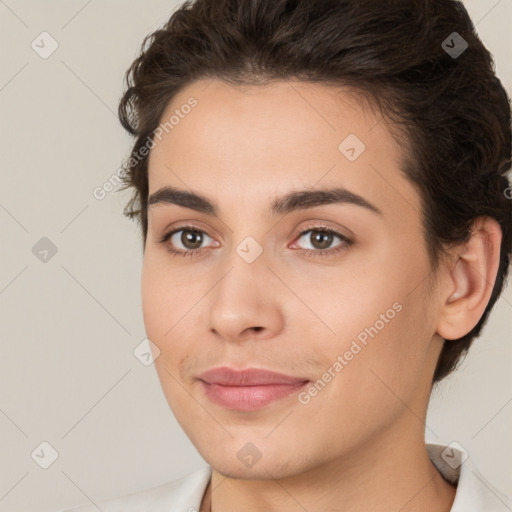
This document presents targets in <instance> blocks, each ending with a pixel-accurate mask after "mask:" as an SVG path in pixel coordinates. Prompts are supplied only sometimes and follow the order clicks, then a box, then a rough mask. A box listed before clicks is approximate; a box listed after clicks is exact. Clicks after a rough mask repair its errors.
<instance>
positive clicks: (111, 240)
mask: <svg viewBox="0 0 512 512" xmlns="http://www.w3.org/2000/svg"><path fill="white" fill-rule="evenodd" d="M466 4H467V7H468V9H469V11H470V14H471V16H472V18H473V20H474V21H475V23H476V24H477V29H478V31H479V33H480V35H481V37H482V39H483V41H484V43H485V44H486V46H487V47H488V48H489V49H490V50H491V52H492V53H493V54H494V55H495V58H496V65H497V72H498V75H499V76H500V78H501V79H502V81H503V82H504V84H505V85H506V86H507V88H508V91H509V94H511V93H512V67H511V63H512V58H511V57H512V55H511V52H510V49H509V48H510V43H511V41H510V35H509V34H510V32H511V19H512V0H501V1H496V0H493V1H488V0H485V1H484V0H472V1H468V2H466ZM176 5H177V2H174V1H164V0H151V1H144V2H142V1H139V2H133V1H132V2H127V1H122V0H116V1H114V0H108V1H107V0H89V1H86V0H85V1H80V2H78V1H70V0H66V1H64V0H61V1H56V0H51V1H45V2H37V1H35V0H33V1H23V0H17V1H15V0H5V1H2V0H0V47H1V48H2V65H1V67H0V109H1V110H0V119H1V124H0V129H1V133H0V140H1V141H2V171H1V187H0V221H1V237H2V251H1V258H2V259H1V267H0V311H1V315H2V321H1V325H2V331H1V358H0V378H1V386H0V432H1V435H0V511H10V512H11V511H35V510H38V511H49V510H56V509H60V508H64V507H66V506H71V505H77V504H80V503H89V502H90V501H93V502H98V501H101V500H103V499H106V498H109V497H113V496H118V495H121V494H125V493H128V492H134V491H136V490H139V489H144V488H148V487H152V486H155V485H159V484H161V483H164V482H166V481H169V480H172V479H175V478H177V477H179V476H182V475H184V474H186V473H188V472H190V471H192V470H194V469H195V468H198V467H200V466H201V465H203V464H204V461H202V459H201V458H200V457H199V455H198V454H197V452H196V451H195V449H194V448H193V446H192V445H191V443H190V442H189V441H188V439H187V438H186V436H185V435H184V434H183V432H182V431H181V429H180V427H179V425H178V424H177V422H176V421H175V419H174V417H173V415H172V413H171V412H170V410H169V408H168V406H167V403H166V401H165V399H164V396H163V394H162V392H161V389H160V385H159V382H158V379H157V377H156V373H155V371H154V368H153V367H152V366H149V367H146V366H144V365H143V364H141V362H140V361H139V360H138V359H137V358H136V357H135V356H134V355H133V350H134V349H135V347H137V345H139V343H140V342H141V341H142V340H143V339H144V338H145V332H144V325H143V319H142V312H141V303H140V268H141V261H142V252H141V243H140V240H139V232H138V228H137V226H136V224H135V223H131V222H130V221H128V220H127V219H125V218H124V217H123V216H122V207H123V206H124V204H125V201H126V199H127V197H128V195H127V193H126V192H125V193H123V194H119V193H113V192H112V193H109V194H107V196H106V197H105V199H103V200H97V199H95V198H94V197H93V194H92V191H93V189H94V188H95V187H98V186H102V185H103V184H104V183H105V182H106V181H107V180H108V179H109V178H110V177H111V176H112V174H114V173H115V171H116V170H117V169H118V167H119V165H120V164H121V161H122V159H123V158H125V157H126V156H127V154H128V150H129V147H130V143H131V140H130V139H129V137H128V136H127V135H126V134H125V133H124V131H123V130H122V128H121V126H120V125H119V123H118V121H117V118H116V114H115V113H116V109H117V102H118V99H119V96H120V94H121V91H122V87H123V74H124V72H125V70H126V68H127V67H128V66H129V64H130V63H131V62H132V60H133V59H134V58H135V56H136V54H137V52H138V49H139V46H140V44H141V42H142V39H143V37H144V35H146V34H147V33H149V32H150V31H153V30H155V29H156V28H157V27H158V26H159V25H160V24H162V23H163V22H164V21H165V20H166V19H167V18H168V17H169V15H170V13H171V11H172V10H173V9H174V7H175V6H176ZM43 31H47V32H49V33H50V34H51V36H52V37H53V38H54V39H55V40H56V41H57V42H58V45H59V46H58V49H57V50H56V51H55V52H54V53H53V54H52V55H51V56H50V57H48V58H47V59H43V58H41V57H40V56H39V55H38V54H37V53H36V52H35V51H34V50H33V49H32V48H31V42H32V41H33V40H35V39H36V38H37V37H38V36H39V34H40V33H41V32H43ZM38 40H39V39H36V42H37V41H38ZM46 41H47V44H46V45H45V48H46V49H48V48H49V47H50V46H49V40H48V39H47V40H46ZM42 237H48V238H49V239H50V240H51V241H52V242H53V244H54V245H55V246H56V247H57V250H58V252H57V253H56V254H55V255H54V256H53V257H52V258H51V259H49V261H47V262H46V263H43V262H41V261H40V260H39V259H37V258H36V257H35V255H34V254H33V253H32V247H33V246H34V245H35V244H36V243H37V242H38V241H39V240H40V239H41V238H42ZM511 332H512V290H511V288H510V287H509V288H508V290H507V292H506V293H505V296H504V297H502V298H501V299H500V301H499V303H498V304H497V306H496V308H495V311H494V313H493V315H492V317H491V321H490V323H489V324H488V326H487V328H486V330H485V333H484V335H483V336H482V337H481V339H480V340H478V341H477V343H476V344H475V346H474V347H473V348H472V350H471V353H470V355H469V357H468V358H467V360H466V361H465V363H464V365H463V367H462V368H461V370H460V371H459V373H458V374H457V375H456V376H454V377H452V378H450V379H449V380H448V381H447V382H446V383H445V384H444V385H443V386H442V388H441V389H440V390H439V391H438V392H436V393H435V395H434V397H433V399H432V403H431V408H430V411H429V416H428V422H427V426H428V430H427V440H428V441H429V442H437V443H441V444H448V443H450V442H452V441H457V442H458V443H460V444H461V445H462V446H463V447H464V448H465V449H466V450H467V451H468V452H469V454H470V457H471V458H472V460H473V462H474V463H475V464H476V465H477V467H478V468H479V469H480V471H481V472H482V473H483V474H484V475H485V476H486V477H487V478H488V479H489V480H490V481H491V482H492V483H493V484H494V485H495V486H497V487H498V488H500V489H501V490H504V491H507V492H508V493H512V492H511V489H512V462H511V453H512V438H511V436H510V432H511V431H512V379H511V375H510V373H511V372H510V368H511V363H512V343H511V339H510V338H511ZM43 441H47V442H48V443H50V445H52V446H53V447H54V449H55V450H56V451H57V452H58V458H57V460H56V461H55V462H54V463H53V464H52V465H51V466H50V467H49V468H48V469H42V468H41V467H40V466H39V465H38V464H36V462H35V461H34V460H33V458H32V457H31V454H32V452H33V451H34V450H35V449H36V448H37V447H38V446H39V445H40V443H41V442H43ZM45 453H46V454H48V453H49V451H48V450H47V451H46V452H45ZM45 456H46V455H45ZM34 457H35V458H37V457H36V456H34ZM40 460H42V459H41V457H40Z"/></svg>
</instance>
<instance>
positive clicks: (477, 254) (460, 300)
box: [436, 217, 502, 340]
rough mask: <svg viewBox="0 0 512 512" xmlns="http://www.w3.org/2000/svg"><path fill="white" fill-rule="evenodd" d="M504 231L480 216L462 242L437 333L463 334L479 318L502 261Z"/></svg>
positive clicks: (447, 336) (452, 336)
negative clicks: (465, 240) (501, 250)
mask: <svg viewBox="0 0 512 512" xmlns="http://www.w3.org/2000/svg"><path fill="white" fill-rule="evenodd" d="M501 239H502V231H501V227H500V225H499V223H498V222H497V221H496V220H495V219H492V218H490V217H479V218H478V219H477V220H476V221H475V223H474V224H473V229H472V235H471V238H470V240H469V241H468V242H467V243H465V244H464V245H463V246H462V250H461V248H460V246H459V248H458V253H456V255H455V264H454V265H453V264H452V265H453V266H452V268H451V269H450V270H449V271H448V274H447V276H446V279H445V282H446V286H444V287H443V295H442V296H441V297H440V298H441V300H442V303H441V304H440V306H441V310H440V314H439V318H438V325H437V331H436V332H437V333H438V334H439V335H440V336H441V337H442V338H444V339H446V340H454V339H458V338H462V337H463V336H465V335H466V334H467V333H468V332H470V331H471V330H472V329H473V327H475V325H476V324H477V323H478V322H479V321H480V318H481V317H482V315H483V313H484V311H485V308H486V307H487V304H488V303H489V299H490V298H491V294H492V290H493V288H494V283H495V282H496V276H497V274H498V267H499V262H500V248H501Z"/></svg>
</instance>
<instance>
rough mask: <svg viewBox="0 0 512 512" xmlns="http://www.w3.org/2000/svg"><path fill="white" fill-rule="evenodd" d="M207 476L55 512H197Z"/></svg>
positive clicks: (193, 476)
mask: <svg viewBox="0 0 512 512" xmlns="http://www.w3.org/2000/svg"><path fill="white" fill-rule="evenodd" d="M210 476H211V468H210V467H205V468H201V469H200V470H197V471H194V472H193V473H190V474H188V475H186V476H184V477H182V478H179V479H177V480H173V481H172V482H168V483H166V484H163V485H160V486H158V487H152V488H150V489H146V490H144V491H139V492H135V493H131V494H127V495H124V496H121V497H118V498H114V499H109V500H107V501H102V502H99V503H94V502H91V503H90V504H88V505H81V506H79V507H74V508H68V509H65V510H59V511H58V512H98V510H102V511H103V512H141V511H144V512H197V511H198V510H199V507H200V505H201V500H202V498H203V495H204V491H205V490H206V487H207V485H208V482H209V480H210Z"/></svg>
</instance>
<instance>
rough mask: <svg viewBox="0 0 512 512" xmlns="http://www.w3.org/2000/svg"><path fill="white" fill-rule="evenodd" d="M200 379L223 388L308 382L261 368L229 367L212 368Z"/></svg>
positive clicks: (200, 376)
mask: <svg viewBox="0 0 512 512" xmlns="http://www.w3.org/2000/svg"><path fill="white" fill-rule="evenodd" d="M198 378H199V380H202V381H204V382H207V383H208V384H220V385H222V386H264V385H268V384H298V383H300V382H307V381H308V379H304V378H302V377H292V376H289V375H284V374H282V373H276V372H272V371H269V370H263V369H261V368H247V369H245V370H236V369H234V368H229V367H227V366H223V367H220V368H212V369H211V370H208V371H206V372H204V373H202V374H201V375H199V377H198Z"/></svg>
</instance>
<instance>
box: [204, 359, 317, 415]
mask: <svg viewBox="0 0 512 512" xmlns="http://www.w3.org/2000/svg"><path fill="white" fill-rule="evenodd" d="M198 379H199V381H200V382H201V385H202V388H203V390H204V392H205V394H206V396H207V397H208V398H209V399H210V400H211V401H213V402H215V403H216V404H218V405H222V406H223V407H226V408H228V409H235V410H241V411H249V410H253V409H260V408H263V407H266V406H267V405H269V404H270V403H272V402H274V401H276V400H279V399H283V398H286V397H290V396H293V395H294V394H295V393H297V392H298V391H299V390H300V389H301V388H303V387H304V386H306V385H307V383H308V382H309V380H308V379H305V378H303V377H293V376H289V375H284V374H282V373H276V372H272V371H269V370H263V369H259V368H248V369H246V370H235V369H233V368H229V367H221V368H213V369H211V370H208V371H206V372H204V373H202V374H201V375H200V376H199V377H198Z"/></svg>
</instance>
